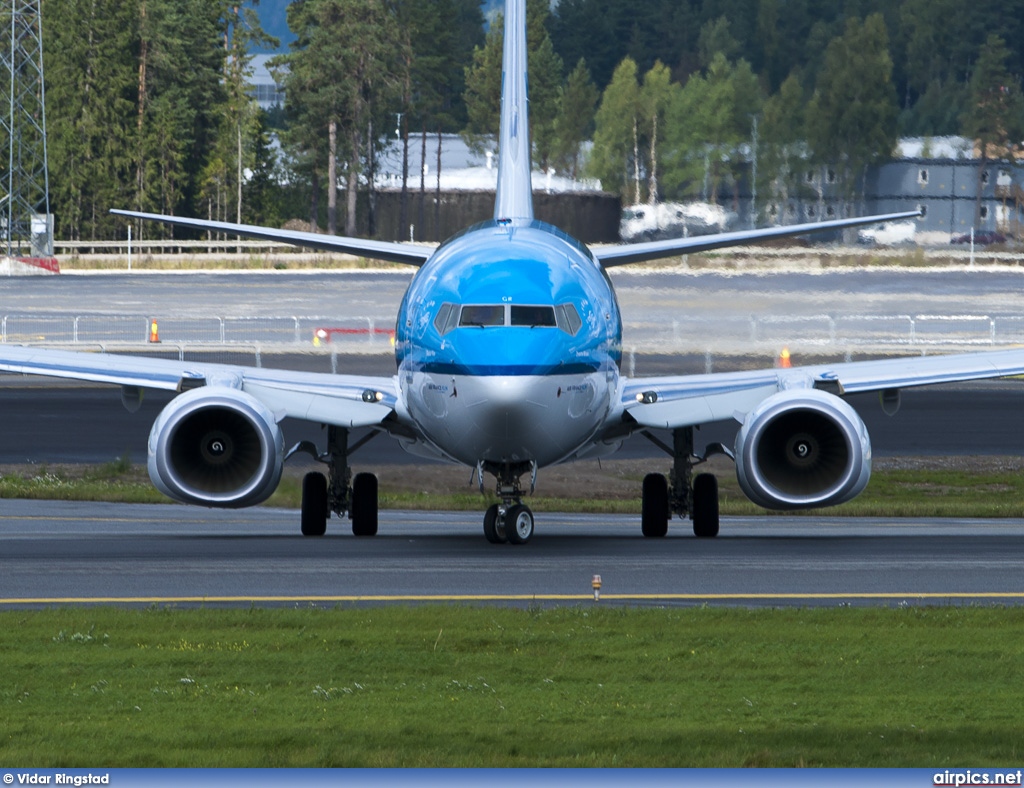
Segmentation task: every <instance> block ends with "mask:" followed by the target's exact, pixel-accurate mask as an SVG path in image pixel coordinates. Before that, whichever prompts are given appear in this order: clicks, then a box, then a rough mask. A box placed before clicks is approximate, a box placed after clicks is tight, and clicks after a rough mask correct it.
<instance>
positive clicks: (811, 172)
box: [804, 170, 814, 183]
mask: <svg viewBox="0 0 1024 788" xmlns="http://www.w3.org/2000/svg"><path fill="white" fill-rule="evenodd" d="M804 181H806V182H807V183H814V170H808V171H807V173H806V174H805V175H804Z"/></svg>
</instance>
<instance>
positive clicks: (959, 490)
mask: <svg viewBox="0 0 1024 788" xmlns="http://www.w3.org/2000/svg"><path fill="white" fill-rule="evenodd" d="M396 467H397V468H399V470H398V471H395V470H394V469H391V473H390V475H388V474H385V475H382V477H381V486H380V506H381V508H383V509H415V510H434V511H476V510H480V511H483V510H484V509H485V508H486V507H487V506H488V505H489V504H490V503H493V502H494V501H495V500H496V499H495V498H494V496H493V494H491V493H490V492H489V491H488V492H487V493H485V494H484V495H481V494H480V493H479V492H477V491H476V490H475V488H470V487H467V486H466V484H465V480H464V479H463V476H464V474H463V473H462V472H461V469H455V470H454V471H452V472H451V473H454V477H455V478H457V479H458V483H454V482H453V483H450V484H449V483H438V482H437V481H435V480H433V479H428V480H427V481H424V480H422V479H421V480H417V481H415V482H410V483H405V482H404V479H403V476H404V474H405V473H406V472H405V471H402V470H401V468H402V467H404V466H396ZM570 473H571V471H570ZM634 475H635V478H633V475H627V476H625V477H623V475H622V474H619V475H617V476H615V477H614V478H613V476H612V474H610V473H609V475H608V476H607V484H605V483H603V481H602V479H601V478H597V479H596V480H595V479H593V478H591V479H588V481H587V482H586V483H582V484H580V485H578V486H579V487H581V488H583V489H587V490H592V491H594V497H589V498H583V497H579V494H578V493H569V494H566V493H561V494H557V495H550V496H545V495H544V494H543V492H540V494H538V495H535V496H532V497H530V498H529V499H528V500H529V503H530V506H531V507H532V508H534V509H535V510H537V511H561V512H596V513H613V514H614V513H619V514H639V513H640V486H641V479H642V472H639V471H638V472H636V473H635V474H634ZM719 484H720V493H721V511H722V514H725V515H747V516H749V515H757V514H764V515H770V514H771V513H770V512H767V511H766V510H764V509H761V508H760V507H757V506H754V505H753V504H751V503H750V502H749V501H747V499H746V497H745V496H744V495H743V494H742V492H740V489H739V486H738V485H737V483H736V480H735V477H734V476H732V475H731V474H730V473H728V472H722V473H720V474H719ZM424 487H429V489H423V488H424ZM0 498H28V499H41V500H68V501H110V502H121V503H168V502H169V501H168V499H167V498H166V497H165V496H163V495H162V494H161V493H159V492H158V491H157V490H156V489H155V488H154V487H153V486H152V484H151V483H150V481H149V477H148V475H147V474H146V471H145V469H144V468H141V467H138V466H135V465H133V464H132V463H131V462H129V461H128V460H126V459H124V458H122V459H119V460H116V461H114V462H110V463H106V464H104V465H99V466H58V467H48V466H39V467H32V468H20V469H16V470H8V471H7V472H5V473H0ZM301 498H302V492H301V474H297V473H295V474H293V473H287V474H286V475H285V476H284V477H283V478H282V480H281V484H280V486H279V488H278V490H277V492H275V493H274V495H273V496H272V497H271V498H270V499H269V500H268V501H267V504H268V505H270V506H275V507H283V508H293V509H297V508H299V505H300V502H301ZM805 513H806V514H810V515H820V514H829V515H832V516H850V517H1024V474H1022V473H1021V472H1020V470H1019V469H1017V468H1015V467H1008V468H1001V467H999V468H992V467H987V468H982V469H980V470H972V469H970V468H969V467H968V468H964V467H959V468H935V467H925V468H902V469H880V470H876V471H875V472H874V473H873V474H872V477H871V482H870V483H869V485H868V487H867V489H866V490H865V491H864V492H863V493H862V494H861V495H860V496H858V497H857V498H856V499H854V500H853V501H851V502H849V503H846V504H843V505H841V506H837V507H830V508H828V509H817V510H808V511H806V512H805Z"/></svg>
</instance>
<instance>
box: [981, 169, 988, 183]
mask: <svg viewBox="0 0 1024 788" xmlns="http://www.w3.org/2000/svg"><path fill="white" fill-rule="evenodd" d="M981 183H982V185H983V186H988V170H982V171H981Z"/></svg>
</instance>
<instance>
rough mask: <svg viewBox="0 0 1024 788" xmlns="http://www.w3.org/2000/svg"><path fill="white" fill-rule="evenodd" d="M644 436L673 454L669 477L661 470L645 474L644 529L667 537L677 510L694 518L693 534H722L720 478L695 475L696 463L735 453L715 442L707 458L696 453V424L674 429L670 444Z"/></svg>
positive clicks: (679, 513) (709, 475)
mask: <svg viewBox="0 0 1024 788" xmlns="http://www.w3.org/2000/svg"><path fill="white" fill-rule="evenodd" d="M643 434H644V436H645V437H646V438H647V439H648V440H650V441H651V442H652V443H654V444H655V445H656V446H658V447H660V448H661V449H663V450H664V451H665V452H666V453H668V454H669V455H671V457H672V471H671V472H670V474H669V478H668V479H667V480H666V479H665V477H664V476H663V475H662V474H660V473H649V474H647V476H645V477H644V483H643V503H642V510H641V517H640V528H641V531H642V533H643V535H644V536H664V535H665V534H666V533H668V521H669V518H671V516H672V513H673V512H674V513H675V514H677V515H678V516H679V517H680V518H682V517H689V518H690V519H691V520H693V533H694V535H695V536H699V537H713V536H717V535H718V479H716V478H715V477H714V476H713V475H711V474H710V473H701V474H697V476H694V475H693V466H694V465H698V464H700V463H702V462H705V461H706V460H707V458H708V457H709V456H711V455H712V454H726V455H728V456H732V455H731V454H730V452H729V450H728V449H726V448H724V447H723V446H722V445H721V444H712V445H711V446H709V447H708V449H707V451H706V453H705V455H704V456H703V457H696V456H694V453H693V427H684V428H682V429H678V430H673V431H672V446H671V447H669V446H667V445H666V444H664V443H663V442H662V441H660V440H658V439H657V438H656V437H654V436H653V435H652V434H650V433H649V432H644V433H643Z"/></svg>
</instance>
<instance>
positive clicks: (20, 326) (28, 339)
mask: <svg viewBox="0 0 1024 788" xmlns="http://www.w3.org/2000/svg"><path fill="white" fill-rule="evenodd" d="M154 323H155V335H154ZM391 328H392V326H391V325H388V326H387V327H386V328H384V327H378V326H377V324H376V321H374V319H373V318H372V317H349V318H345V319H341V320H339V319H337V318H333V317H317V316H312V317H294V316H292V317H275V316H265V317H169V318H167V317H164V318H160V319H158V320H154V319H153V318H150V317H148V316H146V315H66V314H52V315H47V314H39V313H34V314H22V315H20V314H10V315H4V316H3V317H2V318H0V341H3V342H12V343H16V344H28V345H79V344H84V345H108V344H117V345H140V344H147V345H148V344H156V342H159V343H167V344H172V345H181V344H184V345H188V344H202V345H228V346H230V345H253V344H263V345H291V346H297V345H310V346H316V345H319V344H321V340H319V338H317V332H318V331H320V329H326V330H327V332H328V333H329V334H330V335H332V336H337V335H339V334H340V335H344V336H345V338H346V341H347V342H357V343H362V344H371V345H372V344H379V345H381V347H382V348H383V347H390V337H389V336H388V334H389V333H390V329H391ZM154 340H156V341H154ZM314 340H317V341H314Z"/></svg>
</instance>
